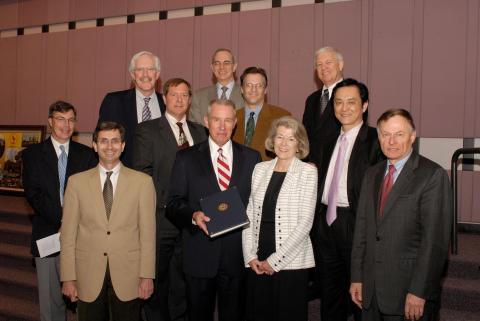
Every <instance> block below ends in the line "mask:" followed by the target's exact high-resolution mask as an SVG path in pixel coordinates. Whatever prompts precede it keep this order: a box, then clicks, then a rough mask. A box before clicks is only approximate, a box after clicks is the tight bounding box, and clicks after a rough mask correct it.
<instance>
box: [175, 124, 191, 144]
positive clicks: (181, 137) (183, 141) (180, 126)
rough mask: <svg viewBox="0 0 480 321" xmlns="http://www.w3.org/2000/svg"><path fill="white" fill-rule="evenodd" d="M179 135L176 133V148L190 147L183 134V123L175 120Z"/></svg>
mask: <svg viewBox="0 0 480 321" xmlns="http://www.w3.org/2000/svg"><path fill="white" fill-rule="evenodd" d="M177 126H178V130H179V132H180V133H179V135H178V149H185V148H188V147H190V144H189V143H188V140H187V136H185V132H184V131H183V124H182V123H181V122H177Z"/></svg>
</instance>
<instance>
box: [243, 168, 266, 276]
mask: <svg viewBox="0 0 480 321" xmlns="http://www.w3.org/2000/svg"><path fill="white" fill-rule="evenodd" d="M262 174H263V173H260V174H259V169H258V165H256V166H255V168H254V170H253V174H252V187H251V193H250V196H249V198H248V205H247V216H248V219H249V221H250V222H253V209H254V204H253V199H254V197H253V194H254V193H255V191H256V188H255V185H256V182H257V181H258V179H259V178H258V177H257V176H258V175H262ZM252 234H253V223H250V224H249V225H248V227H247V228H244V229H243V231H242V249H243V260H244V262H245V266H247V267H248V263H249V262H250V261H251V260H254V259H256V258H258V256H257V252H256V249H253V236H252Z"/></svg>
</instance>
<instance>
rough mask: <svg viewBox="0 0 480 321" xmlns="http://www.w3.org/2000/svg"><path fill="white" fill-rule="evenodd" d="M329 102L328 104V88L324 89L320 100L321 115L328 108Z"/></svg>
mask: <svg viewBox="0 0 480 321" xmlns="http://www.w3.org/2000/svg"><path fill="white" fill-rule="evenodd" d="M327 104H328V89H324V90H323V94H322V99H321V101H320V115H322V114H323V113H324V112H325V109H327Z"/></svg>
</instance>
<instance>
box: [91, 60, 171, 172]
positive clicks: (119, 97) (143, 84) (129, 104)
mask: <svg viewBox="0 0 480 321" xmlns="http://www.w3.org/2000/svg"><path fill="white" fill-rule="evenodd" d="M129 72H130V75H131V77H132V81H133V83H134V85H135V88H132V89H128V90H122V91H117V92H111V93H108V94H107V95H106V96H105V98H104V99H103V102H102V104H101V106H100V112H99V117H98V123H100V122H103V121H114V122H116V123H119V124H121V125H122V126H123V127H124V128H125V150H124V152H123V154H122V157H121V160H122V163H123V164H124V165H125V166H128V167H131V166H132V161H133V146H134V144H133V140H134V139H133V138H134V134H135V128H136V127H137V124H138V123H141V122H143V121H146V120H150V119H155V118H159V117H161V116H162V115H163V114H164V112H165V104H164V102H163V98H162V94H161V93H158V92H156V91H155V84H156V82H157V80H158V79H159V77H160V59H159V58H158V57H157V56H155V55H154V54H153V53H151V52H148V51H140V52H138V53H136V54H135V55H133V57H132V59H131V60H130V66H129ZM154 93H155V95H154Z"/></svg>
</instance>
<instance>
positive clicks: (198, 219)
mask: <svg viewBox="0 0 480 321" xmlns="http://www.w3.org/2000/svg"><path fill="white" fill-rule="evenodd" d="M192 220H193V221H194V222H195V224H197V226H198V228H199V229H201V230H202V231H203V233H205V234H206V235H208V230H207V225H206V224H205V222H210V217H208V216H206V215H205V213H203V212H202V211H196V212H195V213H193V216H192Z"/></svg>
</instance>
